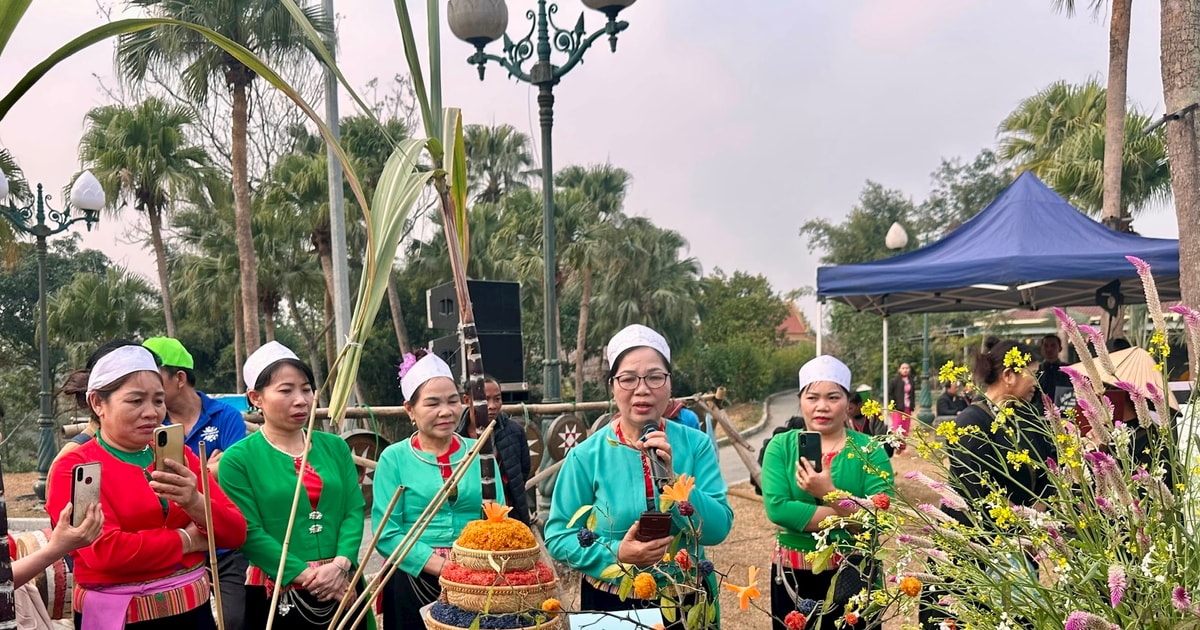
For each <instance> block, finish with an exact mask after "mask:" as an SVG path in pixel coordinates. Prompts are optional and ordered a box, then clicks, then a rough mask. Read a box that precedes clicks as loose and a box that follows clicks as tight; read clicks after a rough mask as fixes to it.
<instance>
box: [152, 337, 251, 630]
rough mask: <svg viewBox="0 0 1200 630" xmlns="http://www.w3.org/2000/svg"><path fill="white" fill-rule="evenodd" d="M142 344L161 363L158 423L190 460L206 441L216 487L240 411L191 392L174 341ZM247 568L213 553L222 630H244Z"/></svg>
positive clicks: (185, 358) (187, 363) (186, 357)
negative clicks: (174, 434) (177, 437)
mask: <svg viewBox="0 0 1200 630" xmlns="http://www.w3.org/2000/svg"><path fill="white" fill-rule="evenodd" d="M142 345H143V346H145V347H146V348H148V349H149V350H150V351H151V352H153V353H154V354H156V355H158V357H159V359H161V360H162V367H160V368H159V373H161V374H162V380H163V390H164V392H165V394H166V395H165V402H166V406H167V417H166V420H164V421H163V424H182V425H183V430H184V433H185V435H186V436H187V437H186V438H185V443H186V444H187V447H188V448H189V449H191V450H192V452H193V453H195V454H196V456H199V455H200V442H201V441H203V442H205V443H206V446H205V451H207V452H208V471H209V472H210V473H211V474H212V476H213V479H217V480H218V483H219V481H220V478H219V476H218V474H217V471H218V465H219V463H220V460H221V455H222V454H223V453H224V452H225V451H226V450H228V449H229V447H230V446H233V445H234V444H235V443H236V442H237V441H238V440H241V439H242V438H244V437H246V423H245V421H243V420H242V412H240V411H238V410H237V409H234V408H233V407H232V406H230V405H229V404H226V403H223V402H221V401H219V400H216V399H214V398H211V397H209V396H208V395H206V394H205V393H204V392H202V391H199V390H197V389H196V372H195V367H196V363H195V361H194V360H193V359H192V354H191V353H190V352H188V351H187V348H185V347H183V344H182V343H180V342H179V340H178V339H173V338H171V337H151V338H149V339H147V340H145V341H143V342H142ZM248 567H249V562H248V561H247V560H246V557H245V556H244V555H242V554H241V552H239V551H237V550H235V549H218V550H217V571H218V573H219V574H220V578H221V584H220V588H221V608H222V612H223V613H224V617H225V628H226V629H227V630H242V628H243V627H244V617H245V598H246V588H245V582H246V569H247V568H248Z"/></svg>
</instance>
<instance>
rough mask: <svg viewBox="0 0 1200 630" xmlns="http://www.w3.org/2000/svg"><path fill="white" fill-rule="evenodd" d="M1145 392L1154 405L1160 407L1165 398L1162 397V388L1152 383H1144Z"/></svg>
mask: <svg viewBox="0 0 1200 630" xmlns="http://www.w3.org/2000/svg"><path fill="white" fill-rule="evenodd" d="M1146 394H1147V395H1148V396H1149V397H1150V400H1151V402H1153V403H1154V406H1156V407H1159V408H1161V407H1162V406H1163V405H1164V404H1165V403H1166V398H1164V397H1163V392H1162V390H1161V389H1159V388H1157V387H1155V386H1154V383H1146Z"/></svg>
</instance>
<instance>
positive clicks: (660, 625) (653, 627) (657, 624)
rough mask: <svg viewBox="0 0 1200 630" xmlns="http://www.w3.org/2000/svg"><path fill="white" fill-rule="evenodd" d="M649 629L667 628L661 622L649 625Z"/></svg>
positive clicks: (660, 629)
mask: <svg viewBox="0 0 1200 630" xmlns="http://www.w3.org/2000/svg"><path fill="white" fill-rule="evenodd" d="M651 630H667V628H666V626H664V625H662V624H661V623H656V624H654V625H653V626H651Z"/></svg>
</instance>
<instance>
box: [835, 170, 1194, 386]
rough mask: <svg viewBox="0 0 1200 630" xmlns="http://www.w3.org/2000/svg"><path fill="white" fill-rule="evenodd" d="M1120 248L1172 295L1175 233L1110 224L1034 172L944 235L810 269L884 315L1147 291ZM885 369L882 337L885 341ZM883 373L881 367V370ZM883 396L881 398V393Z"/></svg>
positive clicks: (1137, 297)
mask: <svg viewBox="0 0 1200 630" xmlns="http://www.w3.org/2000/svg"><path fill="white" fill-rule="evenodd" d="M1126 256H1137V257H1138V258H1141V259H1143V260H1145V261H1146V262H1148V263H1150V266H1151V268H1152V269H1153V272H1154V278H1155V283H1156V284H1157V285H1158V291H1159V294H1160V295H1161V297H1162V299H1163V300H1164V301H1170V300H1178V299H1179V241H1177V240H1171V239H1161V238H1145V237H1141V236H1136V235H1133V234H1124V233H1120V232H1115V231H1113V230H1111V229H1109V228H1107V227H1105V226H1103V225H1101V224H1100V223H1097V222H1096V221H1093V220H1092V219H1090V218H1088V217H1087V216H1085V215H1084V214H1082V213H1081V212H1079V211H1078V210H1076V209H1075V208H1074V207H1073V206H1072V205H1071V204H1069V203H1067V201H1066V200H1064V199H1063V198H1062V197H1060V196H1059V195H1058V194H1057V193H1055V192H1054V191H1053V190H1050V188H1049V187H1048V186H1046V185H1045V184H1044V183H1042V181H1041V180H1039V179H1038V178H1037V176H1035V175H1034V174H1033V173H1031V172H1029V171H1026V172H1024V173H1022V174H1021V175H1020V176H1019V177H1017V179H1016V181H1014V182H1013V183H1012V184H1011V185H1009V187H1008V188H1006V189H1005V190H1004V192H1002V193H1000V195H999V196H997V197H996V199H995V200H993V201H992V203H991V204H989V205H988V207H987V208H985V209H984V210H983V211H982V212H980V213H979V214H978V215H976V216H975V217H974V218H972V219H971V220H969V221H967V222H966V223H964V224H963V225H962V226H961V227H959V228H958V229H956V230H954V231H953V232H951V233H950V234H948V235H946V236H945V237H944V238H942V239H941V240H939V241H937V242H935V243H931V244H929V245H926V246H925V247H922V248H920V249H918V250H915V251H911V252H908V253H905V254H901V255H899V256H894V257H892V258H886V259H883V260H877V261H873V262H869V263H861V264H856V265H838V266H835V267H821V268H819V269H817V297H818V299H819V300H820V301H821V302H824V301H825V300H828V299H833V300H839V301H842V302H845V303H846V304H849V305H850V306H852V307H854V308H855V309H856V310H858V311H862V312H872V313H878V314H880V315H883V316H884V335H885V340H886V334H887V316H888V315H892V314H897V313H938V312H955V311H976V310H991V309H1012V308H1024V309H1029V310H1038V309H1041V308H1046V307H1048V306H1080V305H1085V304H1086V305H1092V304H1096V305H1100V306H1102V307H1105V308H1106V309H1108V310H1109V311H1110V312H1111V311H1115V309H1116V307H1117V306H1118V305H1119V304H1131V303H1140V302H1144V301H1145V297H1144V294H1143V293H1142V283H1141V280H1139V279H1138V277H1137V273H1136V272H1135V270H1134V268H1133V265H1132V264H1130V263H1129V261H1128V260H1126V259H1125V257H1126ZM884 348H885V350H884V352H885V355H884V370H885V372H886V370H887V355H886V352H887V350H886V348H887V344H886V341H885V344H884ZM885 382H886V374H885ZM885 402H886V401H885Z"/></svg>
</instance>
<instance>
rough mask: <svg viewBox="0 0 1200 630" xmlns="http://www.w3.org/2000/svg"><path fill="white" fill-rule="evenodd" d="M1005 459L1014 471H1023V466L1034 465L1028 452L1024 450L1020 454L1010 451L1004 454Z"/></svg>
mask: <svg viewBox="0 0 1200 630" xmlns="http://www.w3.org/2000/svg"><path fill="white" fill-rule="evenodd" d="M1004 459H1006V460H1008V463H1009V465H1011V466H1012V467H1013V470H1021V465H1022V464H1024V465H1026V466H1030V465H1032V464H1033V459H1032V458H1030V457H1029V451H1028V450H1023V451H1021V452H1019V453H1014V452H1013V451H1009V452H1007V453H1005V454H1004Z"/></svg>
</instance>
